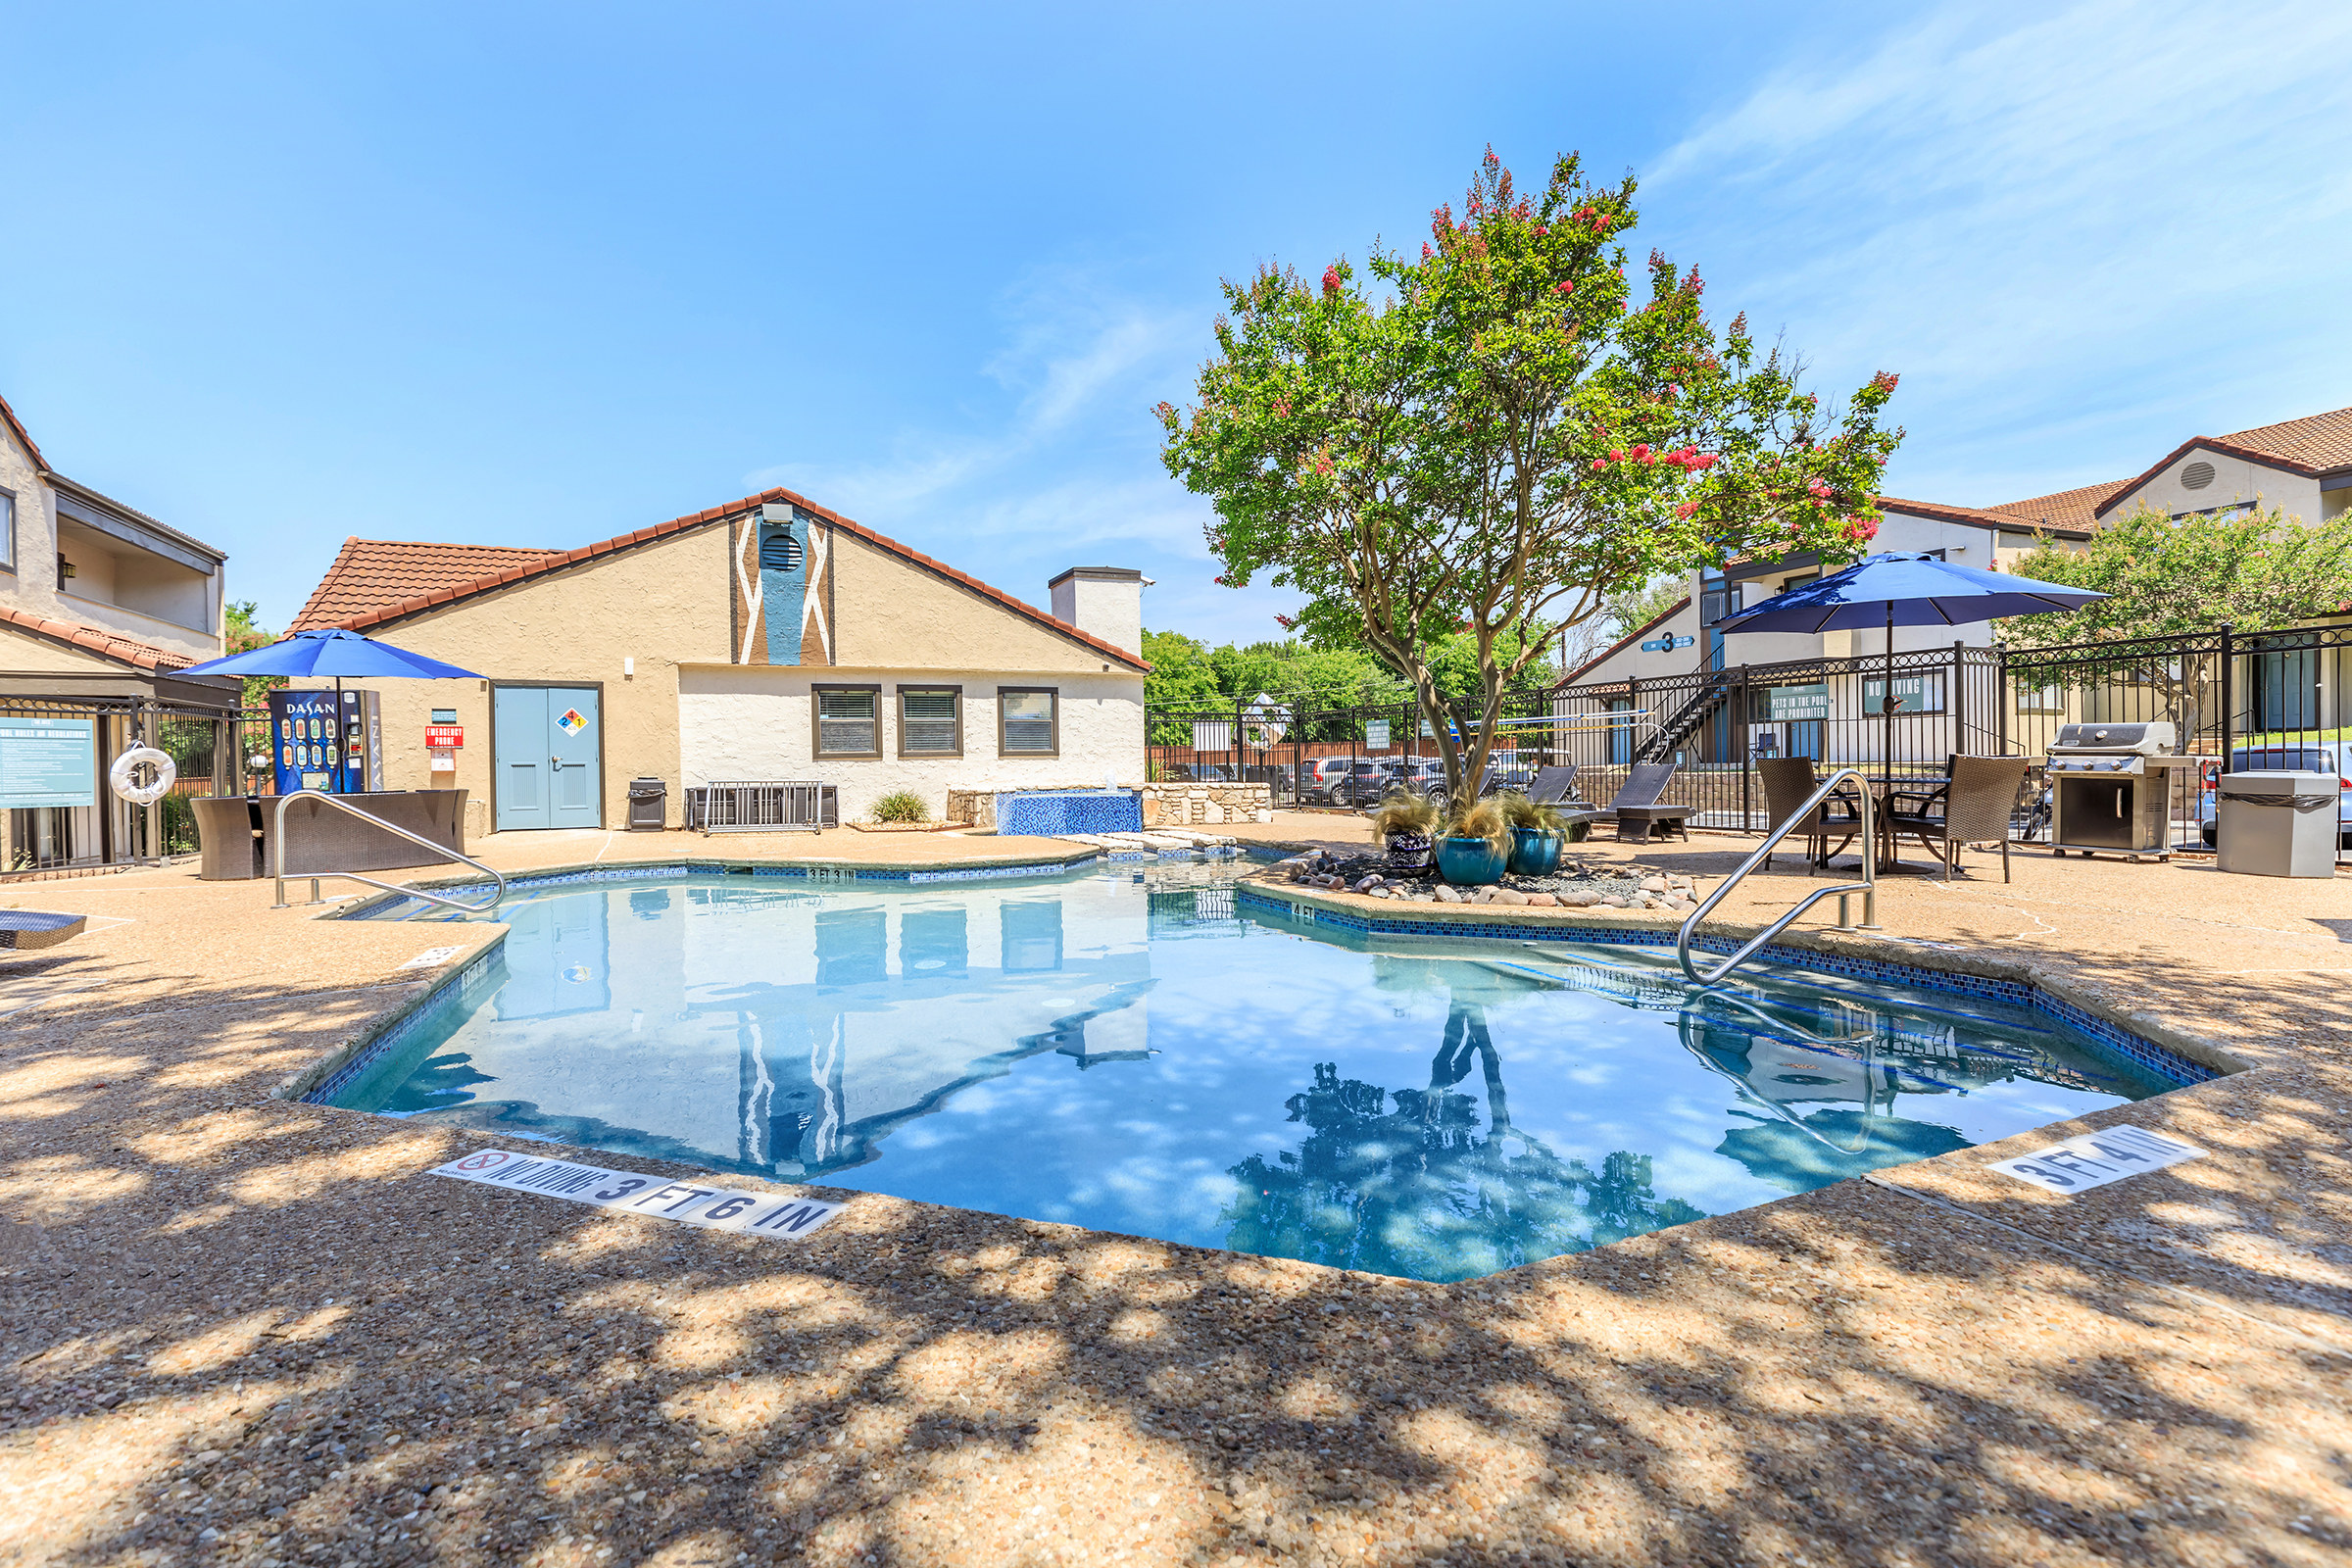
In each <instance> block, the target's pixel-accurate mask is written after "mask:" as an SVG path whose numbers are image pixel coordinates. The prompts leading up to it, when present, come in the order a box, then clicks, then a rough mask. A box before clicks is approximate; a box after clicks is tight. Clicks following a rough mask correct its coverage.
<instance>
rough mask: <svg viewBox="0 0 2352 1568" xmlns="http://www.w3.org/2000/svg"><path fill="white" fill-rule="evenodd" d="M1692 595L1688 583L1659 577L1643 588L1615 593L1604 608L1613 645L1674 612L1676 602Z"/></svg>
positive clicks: (1675, 577)
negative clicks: (1638, 629) (1627, 635)
mask: <svg viewBox="0 0 2352 1568" xmlns="http://www.w3.org/2000/svg"><path fill="white" fill-rule="evenodd" d="M1690 591H1691V584H1690V581H1689V579H1687V578H1685V577H1681V576H1667V577H1660V578H1658V579H1657V580H1656V581H1655V582H1652V583H1650V584H1648V585H1647V586H1645V587H1641V588H1628V589H1626V590H1624V591H1623V592H1621V593H1613V594H1611V595H1609V597H1608V599H1607V600H1606V602H1605V603H1604V604H1603V606H1602V613H1603V616H1604V618H1605V619H1606V620H1607V622H1608V625H1607V628H1606V632H1607V636H1608V638H1609V640H1610V641H1612V642H1614V641H1615V640H1616V639H1618V638H1620V637H1622V636H1624V635H1625V634H1626V633H1627V632H1630V631H1632V630H1634V629H1635V628H1636V627H1638V626H1646V625H1648V624H1649V623H1650V622H1651V621H1653V620H1655V619H1656V618H1657V617H1658V616H1660V615H1662V614H1664V613H1666V612H1667V611H1669V610H1671V609H1673V608H1674V606H1675V603H1676V601H1678V600H1680V599H1681V598H1682V597H1683V596H1684V595H1685V594H1687V593H1689V592H1690Z"/></svg>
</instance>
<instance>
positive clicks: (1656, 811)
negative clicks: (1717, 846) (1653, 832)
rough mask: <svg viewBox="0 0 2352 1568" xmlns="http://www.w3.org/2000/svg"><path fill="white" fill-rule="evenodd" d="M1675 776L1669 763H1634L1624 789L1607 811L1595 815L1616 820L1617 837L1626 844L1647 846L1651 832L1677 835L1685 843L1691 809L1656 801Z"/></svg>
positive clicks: (1673, 769) (1687, 839)
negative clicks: (1659, 830) (1653, 829)
mask: <svg viewBox="0 0 2352 1568" xmlns="http://www.w3.org/2000/svg"><path fill="white" fill-rule="evenodd" d="M1674 772H1675V767H1674V764H1673V763H1672V762H1636V763H1635V764H1634V765H1633V769H1632V771H1631V772H1629V773H1627V774H1626V777H1625V787H1624V788H1623V789H1620V790H1619V791H1618V792H1617V794H1616V795H1615V797H1613V798H1612V799H1611V800H1610V802H1609V804H1608V808H1607V809H1605V810H1603V811H1601V812H1599V813H1598V814H1599V815H1601V816H1605V817H1613V818H1615V819H1616V822H1617V837H1618V838H1619V839H1621V840H1623V841H1624V842H1626V843H1628V844H1647V843H1648V842H1649V833H1650V829H1652V828H1660V829H1663V830H1664V831H1666V832H1667V833H1669V834H1678V835H1680V836H1681V837H1682V838H1683V839H1684V840H1685V841H1686V842H1688V841H1689V840H1690V837H1691V827H1690V820H1689V819H1690V816H1691V808H1690V807H1688V806H1660V805H1659V804H1658V797H1659V796H1661V795H1663V794H1665V793H1666V786H1667V784H1668V783H1669V782H1670V781H1672V779H1673V778H1674Z"/></svg>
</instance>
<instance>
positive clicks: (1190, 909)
mask: <svg viewBox="0 0 2352 1568" xmlns="http://www.w3.org/2000/svg"><path fill="white" fill-rule="evenodd" d="M1225 874H1228V875H1229V874H1230V873H1225ZM1151 900H1152V941H1154V942H1180V941H1183V940H1185V939H1187V938H1190V937H1238V936H1242V935H1245V934H1246V928H1245V923H1244V921H1243V920H1242V918H1241V914H1240V911H1239V910H1238V909H1237V908H1236V907H1235V905H1234V902H1233V886H1232V884H1231V883H1226V884H1225V885H1223V886H1218V887H1183V886H1177V887H1168V886H1165V885H1162V886H1155V887H1153V888H1152V894H1151Z"/></svg>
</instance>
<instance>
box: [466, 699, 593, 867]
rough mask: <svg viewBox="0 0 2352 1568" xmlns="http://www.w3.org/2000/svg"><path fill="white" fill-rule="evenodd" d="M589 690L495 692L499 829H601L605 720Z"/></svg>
mask: <svg viewBox="0 0 2352 1568" xmlns="http://www.w3.org/2000/svg"><path fill="white" fill-rule="evenodd" d="M597 697H598V693H597V691H596V689H595V688H594V687H589V686H499V687H494V688H492V690H491V693H490V704H491V706H490V727H491V733H492V735H493V737H494V739H493V742H492V745H491V755H490V766H491V769H492V771H493V772H494V774H495V775H496V788H497V791H498V827H497V830H498V831H499V832H501V833H506V832H510V831H513V830H514V829H516V828H534V827H602V826H604V821H605V806H604V791H603V789H602V788H600V787H599V780H600V779H602V777H603V776H604V766H603V762H604V736H605V726H604V715H603V713H602V712H601V711H600V705H599V703H598V702H597Z"/></svg>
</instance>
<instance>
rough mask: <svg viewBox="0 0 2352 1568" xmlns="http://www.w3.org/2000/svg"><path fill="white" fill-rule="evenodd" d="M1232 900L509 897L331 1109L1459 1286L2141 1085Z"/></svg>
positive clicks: (1796, 995)
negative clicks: (1343, 926)
mask: <svg viewBox="0 0 2352 1568" xmlns="http://www.w3.org/2000/svg"><path fill="white" fill-rule="evenodd" d="M1237 874H1238V872H1237V870H1236V868H1235V867H1233V865H1232V863H1231V862H1226V863H1224V864H1217V863H1184V862H1163V863H1159V864H1146V865H1144V866H1142V867H1140V868H1138V867H1131V866H1114V867H1111V868H1109V869H1108V870H1102V869H1097V870H1090V871H1083V872H1078V873H1073V874H1069V875H1065V876H1058V877H1054V878H1051V879H1047V878H1034V879H1023V880H1018V881H1012V880H1007V881H1004V882H998V883H982V884H970V883H964V884H947V885H937V884H934V885H926V886H914V887H907V886H896V887H894V886H889V885H880V886H876V885H869V884H858V883H844V884H838V885H829V884H815V885H809V884H797V883H796V884H781V883H779V882H777V881H770V880H765V879H753V878H748V877H741V876H737V877H725V876H715V875H713V876H695V877H680V878H675V879H665V880H661V881H636V882H622V883H612V882H606V883H591V884H585V885H569V886H558V887H553V888H547V889H543V890H539V891H536V892H526V893H522V894H518V895H516V896H515V897H512V898H510V899H509V900H508V901H507V902H506V903H505V904H504V905H503V906H501V908H500V911H499V917H500V918H501V919H503V920H505V921H506V922H507V923H508V924H509V925H510V926H511V927H512V931H511V934H510V935H509V937H508V939H507V942H506V947H505V956H504V960H503V972H496V973H494V974H492V975H491V976H490V977H489V978H488V979H487V980H486V981H484V982H483V983H481V984H479V985H477V986H475V987H474V988H472V989H471V990H470V991H469V992H468V993H467V994H466V996H464V997H462V998H459V999H456V1000H454V1001H452V1002H450V1003H447V1004H445V1005H442V1007H441V1008H440V1009H439V1012H438V1013H437V1015H436V1016H435V1017H434V1018H433V1019H431V1020H430V1022H429V1026H428V1027H426V1028H424V1029H422V1030H420V1031H418V1032H417V1035H415V1036H414V1037H413V1041H414V1043H413V1044H410V1045H407V1046H404V1047H403V1048H402V1050H401V1051H400V1052H399V1053H398V1054H394V1055H389V1056H387V1057H386V1058H385V1059H383V1060H381V1061H379V1062H377V1063H375V1064H373V1065H372V1066H371V1067H370V1069H369V1070H368V1072H366V1073H365V1074H364V1075H362V1076H361V1077H359V1078H357V1079H355V1080H354V1081H353V1082H351V1083H350V1084H348V1085H347V1086H346V1087H345V1088H344V1089H343V1091H342V1092H341V1093H340V1094H338V1095H337V1097H336V1103H339V1104H343V1105H347V1106H352V1107H355V1108H359V1109H365V1110H371V1111H378V1112H382V1113H384V1114H388V1115H399V1116H415V1117H421V1118H425V1119H429V1120H434V1121H442V1122H448V1123H452V1124H457V1125H463V1126H466V1127H468V1128H472V1129H475V1130H477V1131H478V1132H479V1133H480V1134H481V1135H482V1136H483V1138H484V1140H485V1141H495V1140H506V1139H513V1138H516V1137H524V1138H528V1137H541V1138H555V1139H560V1140H562V1141H564V1142H566V1143H572V1144H578V1145H582V1146H585V1147H588V1148H593V1149H600V1150H606V1151H609V1152H612V1153H613V1154H616V1155H623V1156H626V1155H631V1154H635V1155H642V1156H651V1157H660V1158H665V1159H677V1160H684V1161H688V1162H691V1163H694V1164H697V1165H701V1166H705V1167H707V1168H710V1169H713V1170H725V1171H744V1172H754V1173H758V1174H760V1175H764V1176H771V1177H778V1178H783V1179H786V1180H811V1181H818V1182H822V1183H823V1184H825V1185H828V1186H834V1187H847V1188H857V1189H863V1190H866V1191H871V1192H879V1193H892V1194H896V1195H898V1196H899V1197H902V1198H909V1199H919V1200H922V1201H927V1202H934V1203H947V1204H955V1205H958V1206H961V1207H965V1208H975V1209H985V1210H989V1211H993V1212H996V1213H1003V1214H1012V1215H1021V1216H1025V1217H1029V1218H1035V1219H1046V1220H1060V1221H1067V1222H1070V1223H1073V1224H1078V1225H1085V1226H1091V1227H1094V1228H1097V1229H1101V1230H1108V1231H1122V1232H1128V1233H1131V1234H1136V1235H1141V1236H1150V1237H1159V1238H1164V1239H1166V1240H1169V1241H1177V1242H1187V1243H1192V1244H1196V1245H1199V1246H1203V1247H1220V1248H1230V1249H1233V1250H1239V1251H1244V1252H1255V1253H1264V1254H1270V1255H1276V1256H1283V1257H1297V1258H1304V1259H1307V1260H1310V1261H1313V1262H1318V1263H1328V1264H1333V1265H1336V1266H1341V1267H1348V1268H1358V1269H1367V1270H1371V1271H1374V1272H1378V1273H1385V1274H1397V1275H1406V1276H1410V1277H1413V1278H1417V1279H1461V1278H1467V1277H1471V1276H1475V1275H1482V1274H1488V1273H1492V1272H1494V1271H1495V1270H1498V1269H1504V1268H1509V1267H1513V1266H1515V1265H1517V1264H1521V1263H1526V1262H1531V1261H1534V1260H1536V1259H1539V1258H1544V1257H1550V1256H1555V1255H1557V1254H1560V1253H1563V1252H1573V1251H1580V1250H1585V1249H1587V1248H1591V1247H1596V1246H1600V1245H1604V1244H1606V1243H1608V1242H1612V1241H1616V1240H1619V1239H1621V1238H1623V1237H1627V1236H1634V1235H1639V1234H1641V1233H1642V1232H1645V1231H1650V1230H1655V1229H1657V1228H1659V1227H1661V1226H1667V1225H1674V1224H1679V1223H1682V1222H1684V1221H1687V1220H1692V1219H1698V1218H1701V1217H1703V1216H1705V1215H1708V1214H1720V1213H1724V1212H1726V1211H1729V1210H1733V1209H1738V1208H1742V1207H1745V1206H1747V1205H1750V1204H1754V1203H1760V1202H1765V1201H1770V1200H1772V1199H1775V1198H1780V1197H1783V1196H1785V1195H1787V1194H1789V1193H1800V1192H1805V1191H1808V1190H1810V1189H1812V1188H1815V1187H1820V1186H1823V1185H1826V1184H1828V1183H1831V1182H1835V1181H1838V1180H1840V1179H1842V1178H1845V1177H1849V1176H1855V1175H1859V1174H1861V1173H1862V1172H1865V1171H1869V1170H1873V1169H1876V1168H1878V1167H1880V1166H1885V1165H1891V1164H1897V1163H1900V1162H1902V1161H1905V1160H1911V1159H1918V1158H1922V1157H1925V1156H1928V1155H1932V1154H1939V1153H1943V1152H1947V1151H1951V1150H1956V1149H1964V1148H1967V1147H1969V1146H1971V1145H1974V1144H1979V1143H1985V1142H1988V1141H1990V1140H1992V1139H1996V1138H2002V1137H2006V1136H2008V1135H2009V1134H2011V1133H2015V1132H2020V1131H2023V1130H2025V1129H2028V1128H2031V1127H2035V1126H2039V1125H2041V1124H2043V1123H2045V1122H2050V1121H2055V1120H2059V1119H2061V1118H2064V1117H2070V1116H2078V1115H2081V1114H2082V1113H2083V1112H2085V1111H2090V1110H2095V1109H2097V1108H2099V1107H2101V1106H2105V1105H2113V1104H2116V1103H2122V1102H2126V1101H2131V1100H2138V1099H2141V1098H2144V1097H2145V1096H2148V1095H2151V1094H2158V1093H2161V1092H2163V1091H2164V1090H2166V1089H2169V1088H2171V1087H2174V1086H2173V1085H2172V1084H2171V1083H2170V1082H2168V1081H2166V1080H2164V1079H2162V1078H2159V1077H2156V1076H2154V1075H2153V1074H2152V1073H2151V1072H2150V1071H2149V1070H2148V1069H2146V1068H2142V1067H2138V1066H2135V1065H2133V1064H2131V1063H2129V1062H2126V1061H2124V1060H2122V1059H2120V1058H2118V1057H2116V1056H2114V1055H2112V1054H2106V1053H2103V1052H2102V1051H2101V1050H2100V1049H2099V1048H2098V1047H2096V1046H2095V1045H2094V1044H2093V1043H2092V1042H2090V1041H2089V1040H2087V1039H2086V1038H2084V1037H2082V1036H2080V1035H2078V1034H2075V1033H2073V1032H2071V1031H2069V1030H2067V1029H2065V1028H2064V1027H2063V1026H2061V1025H2058V1024H2056V1023H2054V1022H2053V1021H2051V1020H2049V1019H2047V1018H2044V1017H2041V1016H2039V1015H2037V1014H2034V1013H2031V1012H2028V1011H2026V1010H2024V1009H2020V1008H2014V1007H2007V1006H2004V1005H1999V1004H1996V1003H1985V1002H1980V1001H1978V1000H1976V999H1974V998H1964V997H1956V996H1952V995H1947V994H1944V993H1941V992H1929V991H1905V990H1902V989H1899V988H1895V989H1889V988H1887V987H1884V986H1880V985H1876V984H1872V985H1868V986H1865V985H1863V984H1861V983H1859V982H1849V981H1845V980H1842V979H1838V978H1835V977H1801V978H1800V977H1796V976H1794V975H1793V974H1792V972H1790V971H1779V972H1777V973H1776V972H1772V971H1759V972H1758V975H1757V978H1754V979H1748V980H1743V981H1742V982H1740V983H1739V984H1736V985H1735V986H1732V987H1729V988H1726V989H1724V990H1722V991H1720V992H1717V993H1709V994H1705V995H1699V994H1695V993H1692V992H1690V991H1689V990H1688V989H1687V988H1685V987H1684V986H1683V985H1682V984H1681V983H1680V979H1679V975H1678V976H1672V977H1670V973H1669V971H1670V966H1671V963H1672V959H1671V956H1660V955H1655V954H1645V953H1642V952H1640V951H1636V950H1627V949H1623V948H1611V947H1603V946H1568V945H1561V946H1549V945H1536V946H1526V945H1520V944H1506V943H1491V942H1489V943H1468V942H1452V941H1445V940H1434V941H1433V940H1425V939H1405V938H1379V937H1374V938H1370V939H1363V938H1356V939H1348V938H1346V937H1338V936H1333V935H1327V934H1320V933H1314V932H1312V931H1311V928H1310V929H1309V930H1300V929H1296V928H1294V927H1292V926H1291V925H1290V924H1289V922H1287V921H1286V920H1283V919H1280V918H1274V917H1266V918H1260V917H1258V916H1256V915H1254V914H1252V913H1251V912H1250V911H1249V910H1248V909H1245V908H1241V907H1237V905H1236V902H1235V898H1234V880H1235V877H1236V875H1237ZM1742 973H1743V974H1745V973H1747V971H1742Z"/></svg>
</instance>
